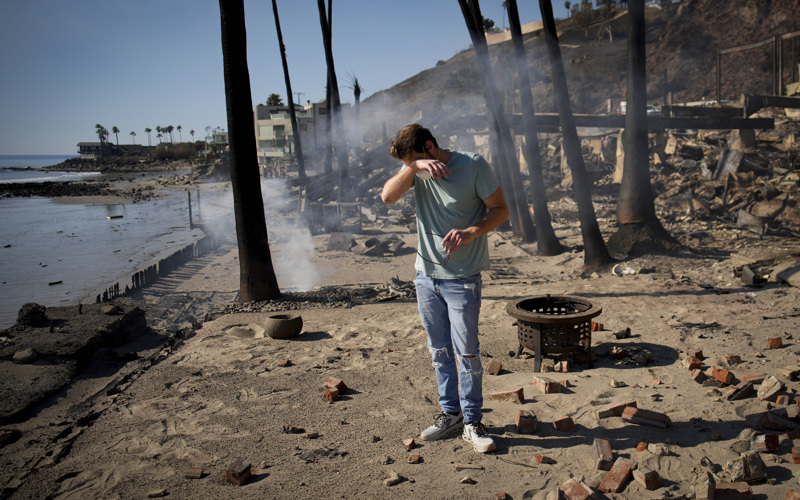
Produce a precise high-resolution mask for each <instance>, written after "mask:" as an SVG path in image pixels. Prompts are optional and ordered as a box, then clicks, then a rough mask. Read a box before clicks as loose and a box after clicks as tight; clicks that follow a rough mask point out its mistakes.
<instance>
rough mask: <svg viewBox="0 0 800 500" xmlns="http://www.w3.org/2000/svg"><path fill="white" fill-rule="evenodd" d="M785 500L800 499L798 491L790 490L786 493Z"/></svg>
mask: <svg viewBox="0 0 800 500" xmlns="http://www.w3.org/2000/svg"><path fill="white" fill-rule="evenodd" d="M786 500H800V491H790V492H789V493H787V494H786Z"/></svg>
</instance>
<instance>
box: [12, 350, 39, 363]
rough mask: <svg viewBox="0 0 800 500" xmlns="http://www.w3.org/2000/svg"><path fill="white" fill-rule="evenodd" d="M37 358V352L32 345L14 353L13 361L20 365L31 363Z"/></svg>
mask: <svg viewBox="0 0 800 500" xmlns="http://www.w3.org/2000/svg"><path fill="white" fill-rule="evenodd" d="M37 358H39V353H38V352H36V349H34V348H33V347H28V348H27V349H22V350H20V351H17V352H15V353H14V362H15V363H19V364H21V365H27V364H28V363H33V362H34V361H36V359H37Z"/></svg>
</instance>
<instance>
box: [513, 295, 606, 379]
mask: <svg viewBox="0 0 800 500" xmlns="http://www.w3.org/2000/svg"><path fill="white" fill-rule="evenodd" d="M506 312H508V314H509V315H511V316H512V317H514V318H516V319H517V336H518V337H519V349H518V350H517V356H519V355H520V354H522V350H523V348H526V347H527V348H528V349H530V350H532V351H533V352H534V354H535V356H536V357H535V360H534V365H533V370H534V371H536V372H539V371H541V368H542V355H543V354H563V353H568V352H580V351H583V352H585V353H586V355H587V358H588V359H589V366H590V367H592V366H594V363H593V362H592V353H591V346H592V318H594V317H595V316H598V315H599V314H600V313H601V312H603V308H601V307H600V306H595V305H592V303H591V302H589V301H588V300H586V299H583V298H581V297H574V296H570V295H560V296H559V295H549V294H548V295H534V296H531V297H523V298H521V299H517V300H514V301H511V302H509V303H508V305H507V306H506Z"/></svg>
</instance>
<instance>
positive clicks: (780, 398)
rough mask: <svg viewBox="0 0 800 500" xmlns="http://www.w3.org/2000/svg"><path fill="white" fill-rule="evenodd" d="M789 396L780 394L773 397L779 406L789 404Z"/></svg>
mask: <svg viewBox="0 0 800 500" xmlns="http://www.w3.org/2000/svg"><path fill="white" fill-rule="evenodd" d="M789 402H790V401H789V396H787V395H785V394H784V395H780V396H778V397H777V398H776V399H775V403H776V404H779V405H781V406H789Z"/></svg>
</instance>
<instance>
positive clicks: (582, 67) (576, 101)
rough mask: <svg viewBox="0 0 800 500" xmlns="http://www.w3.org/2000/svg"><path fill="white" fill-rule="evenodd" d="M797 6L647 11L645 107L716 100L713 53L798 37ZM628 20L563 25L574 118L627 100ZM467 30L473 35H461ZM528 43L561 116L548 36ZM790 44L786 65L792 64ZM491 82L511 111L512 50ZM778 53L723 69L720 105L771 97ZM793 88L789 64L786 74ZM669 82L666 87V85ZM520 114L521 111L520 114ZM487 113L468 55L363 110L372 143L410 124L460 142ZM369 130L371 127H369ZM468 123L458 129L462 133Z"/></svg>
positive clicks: (500, 49) (501, 51)
mask: <svg viewBox="0 0 800 500" xmlns="http://www.w3.org/2000/svg"><path fill="white" fill-rule="evenodd" d="M797 19H800V3H798V2H780V1H775V0H771V1H757V0H732V1H728V2H715V1H713V0H686V1H684V2H682V3H681V4H680V6H679V7H678V8H676V9H673V10H672V11H671V12H665V11H662V10H660V9H656V8H648V9H647V44H648V47H647V66H648V102H650V103H652V104H656V105H661V104H663V103H664V100H665V95H666V93H667V92H672V93H673V102H687V101H697V100H702V99H703V98H705V99H715V98H716V51H717V50H718V49H723V48H728V47H733V46H739V45H744V44H749V43H754V42H759V41H762V40H765V39H768V38H770V37H772V36H773V35H776V34H782V33H786V32H790V31H793V30H795V29H796V24H795V22H796V21H793V20H797ZM627 22H628V18H627V16H626V15H621V16H618V17H617V18H615V19H614V20H613V21H607V22H600V23H596V24H594V25H593V26H591V27H590V28H589V29H580V28H578V27H576V26H575V24H574V23H573V22H572V21H571V20H562V21H559V22H558V29H559V32H560V34H559V37H560V38H559V42H560V45H561V52H562V58H563V60H564V66H565V71H566V74H567V79H568V82H569V83H568V84H569V90H570V98H571V102H572V106H573V111H574V112H575V113H605V112H606V110H607V101H608V99H612V102H613V105H614V107H615V108H616V106H617V105H618V103H619V101H620V100H624V98H625V85H626V83H625V82H626V61H627V55H626V51H627ZM464 29H465V30H466V27H465V28H464ZM525 36H526V41H525V49H526V55H527V59H528V60H527V63H528V66H529V68H530V71H531V81H532V85H533V89H532V90H533V95H534V105H535V106H536V111H537V112H554V111H555V110H554V102H553V93H552V87H551V80H550V62H549V60H548V58H547V53H546V48H545V42H544V37H543V34H542V32H541V31H539V32H534V33H529V34H527V35H525ZM791 50H792V47H791V45H790V44H787V47H786V48H785V49H784V60H785V61H791V56H792V52H791ZM490 54H491V56H492V60H493V68H494V77H495V79H496V81H497V83H498V87H499V88H500V89H505V93H506V102H507V103H508V104H507V109H512V108H511V105H510V102H511V99H510V98H508V96H509V95H511V83H512V82H511V80H512V78H513V71H512V70H513V67H514V58H513V51H512V47H511V43H510V42H504V43H500V44H497V45H493V46H491V47H490ZM771 65H772V56H771V46H770V45H766V46H763V47H760V48H757V49H753V50H751V51H747V52H745V53H742V54H740V55H730V56H726V57H725V58H724V59H723V78H722V98H723V99H725V100H736V99H738V98H739V96H740V95H741V94H745V93H754V94H765V93H769V92H770V91H771V88H772V83H771V82H772V79H771V73H770V71H771V67H772V66H771ZM784 66H785V67H786V70H785V81H789V78H790V73H789V71H790V70H789V68H790V67H791V64H790V63H786V64H784ZM665 76H666V85H665ZM515 111H518V109H515ZM484 115H485V107H484V102H483V95H482V92H481V85H480V74H479V71H478V68H477V64H476V61H475V57H474V52H473V51H472V50H471V49H470V50H466V51H463V52H461V53H459V54H457V55H455V56H454V57H452V58H450V59H448V60H446V61H439V63H438V64H437V66H436V67H435V68H431V69H428V70H426V71H423V72H421V73H419V74H417V75H414V76H413V77H411V78H409V79H408V80H405V81H403V82H401V83H399V84H397V85H395V86H394V87H392V88H389V89H386V90H384V91H381V92H378V93H376V94H374V95H372V96H371V97H370V98H368V99H366V100H365V101H364V102H363V103H362V104H361V116H362V118H361V120H362V129H363V130H373V131H374V136H372V137H369V138H368V139H369V140H371V141H374V140H376V139H378V138H379V136H380V135H381V134H382V133H383V131H384V127H385V130H386V131H387V133H388V134H390V135H391V133H392V132H393V131H394V130H396V129H398V128H399V127H401V126H403V125H404V124H407V123H410V122H413V121H420V122H422V123H423V124H425V125H426V126H428V127H431V128H433V129H436V130H437V131H438V132H437V134H438V135H440V136H444V135H449V134H452V133H455V132H457V130H456V129H455V128H454V127H453V126H452V125H448V122H449V121H451V120H454V119H456V118H460V117H476V121H475V123H474V126H475V127H478V128H483V127H484V123H485V121H484V118H483V116H484ZM365 124H366V125H365ZM463 124H464V122H463V121H461V122H459V125H458V127H459V128H463Z"/></svg>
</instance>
